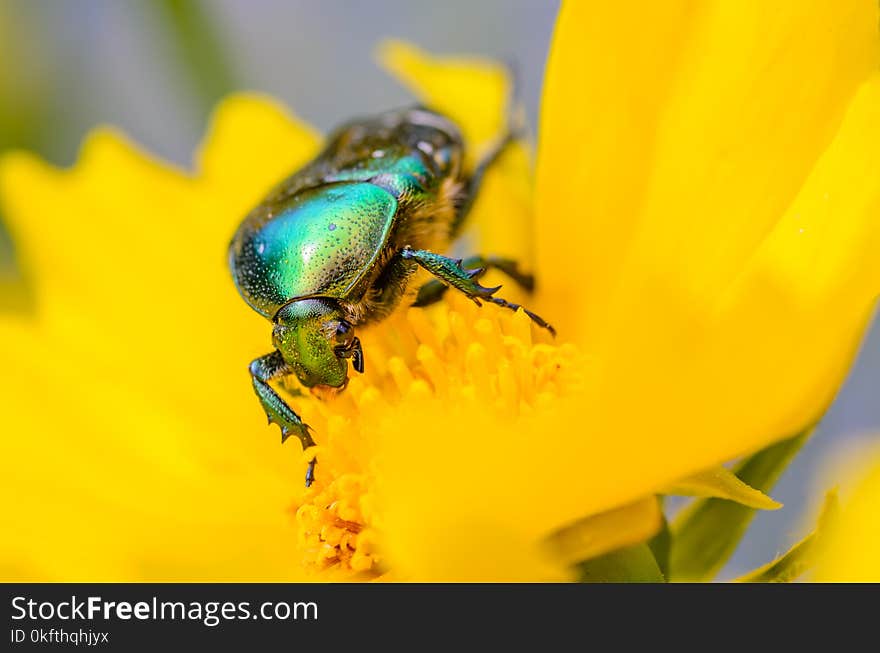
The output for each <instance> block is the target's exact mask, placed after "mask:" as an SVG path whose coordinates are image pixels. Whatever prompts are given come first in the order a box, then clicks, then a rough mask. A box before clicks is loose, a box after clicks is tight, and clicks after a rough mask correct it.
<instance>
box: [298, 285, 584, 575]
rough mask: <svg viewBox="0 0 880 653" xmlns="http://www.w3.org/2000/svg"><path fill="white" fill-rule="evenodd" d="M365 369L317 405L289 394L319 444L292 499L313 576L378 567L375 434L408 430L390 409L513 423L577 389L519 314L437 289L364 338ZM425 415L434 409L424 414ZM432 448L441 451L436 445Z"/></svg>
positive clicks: (568, 353)
mask: <svg viewBox="0 0 880 653" xmlns="http://www.w3.org/2000/svg"><path fill="white" fill-rule="evenodd" d="M362 340H363V348H364V352H365V356H366V358H367V369H366V372H365V374H363V375H353V376H352V378H351V382H350V383H349V386H348V388H347V390H346V392H344V393H341V394H340V395H338V396H336V397H333V398H330V399H327V400H325V401H318V400H316V399H314V398H309V399H292V400H291V403H292V404H295V406H294V408H295V409H296V410H297V411H299V412H300V414H301V415H302V416H303V418H304V420H305V421H306V422H307V423H308V424H310V425H311V426H312V428H313V429H314V433H315V440H316V442H317V443H318V446H317V447H316V448H315V449H310V450H309V452H308V453H307V454H305V455H304V457H303V462H304V464H305V462H306V461H307V459H310V458H311V456H312V455H313V454H315V455H317V458H318V466H317V471H316V481H315V483H314V484H313V485H312V487H311V488H309V489H304V490H303V494H302V496H301V498H300V499H299V500H298V501H297V502H296V504H295V506H294V507H295V514H296V528H297V531H298V538H297V539H298V549H299V552H300V555H301V557H302V560H303V561H304V563H305V564H306V565H307V566H308V567H310V568H312V569H316V570H323V571H327V572H331V573H337V574H341V575H342V576H343V577H350V576H351V575H352V574H357V575H361V576H366V577H371V576H376V575H379V574H381V573H383V572H385V571H387V570H388V568H389V565H388V564H387V561H385V560H383V558H382V555H381V548H380V546H379V544H380V542H381V532H382V525H381V508H380V507H379V506H377V505H376V499H375V495H376V493H375V489H376V483H377V472H376V468H377V465H378V464H379V462H378V461H381V451H380V450H379V449H380V447H379V445H378V442H377V440H378V439H379V438H377V435H376V433H377V430H385V431H394V432H398V433H403V432H406V433H411V437H419V436H420V434H419V432H418V430H419V424H418V423H415V424H414V423H413V421H412V419H404V418H402V417H401V418H399V419H397V420H396V415H397V414H398V413H400V414H407V415H413V414H417V415H418V414H419V406H421V405H424V406H425V408H426V414H427V413H429V412H430V411H428V404H430V403H432V402H433V403H436V402H441V403H442V404H443V405H448V406H454V407H455V408H456V411H458V414H459V415H460V414H461V411H465V415H466V414H467V411H469V410H472V411H479V412H480V413H485V412H486V411H490V412H491V411H497V412H498V413H499V416H500V415H503V416H504V418H505V419H511V417H513V418H514V419H515V418H516V416H517V415H519V414H520V413H521V412H523V411H528V410H530V409H531V407H532V406H534V405H536V404H544V403H545V402H551V401H554V400H555V399H556V398H558V397H561V396H565V395H568V394H570V393H572V392H574V391H576V390H577V388H578V387H579V386H580V375H579V369H580V365H579V363H578V358H579V356H580V354H579V353H578V351H577V349H576V348H575V347H574V346H573V345H570V344H563V345H557V344H554V343H553V342H552V339H551V338H550V336H549V335H548V334H546V333H545V332H544V331H542V330H540V329H538V328H536V327H534V326H533V325H532V323H531V321H530V320H529V318H528V317H527V316H526V315H525V314H523V313H522V311H518V312H517V313H513V312H511V311H505V310H502V309H498V308H496V307H494V306H485V307H483V308H479V307H477V306H476V305H474V304H473V303H472V302H470V301H469V300H468V299H466V298H463V297H460V296H457V295H455V294H453V293H451V292H450V293H447V296H446V298H445V299H444V301H442V302H440V303H438V304H437V305H436V306H433V307H430V308H428V309H408V310H405V311H401V312H400V313H398V314H396V315H394V316H392V317H391V318H389V319H388V320H386V321H385V322H383V323H382V324H381V325H380V326H378V327H377V328H375V329H371V330H369V331H367V332H366V333H364V334H363V337H362ZM433 408H434V412H435V413H436V406H434V407H433ZM437 446H448V445H445V444H443V443H438V445H437Z"/></svg>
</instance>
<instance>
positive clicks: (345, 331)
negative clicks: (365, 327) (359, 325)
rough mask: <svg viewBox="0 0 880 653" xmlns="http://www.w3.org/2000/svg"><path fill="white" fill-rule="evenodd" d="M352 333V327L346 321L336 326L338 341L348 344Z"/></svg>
mask: <svg viewBox="0 0 880 653" xmlns="http://www.w3.org/2000/svg"><path fill="white" fill-rule="evenodd" d="M351 331H352V329H351V325H350V324H349V323H348V322H346V321H344V320H340V322H339V324H338V325H337V326H336V341H337V342H347V341H348V340H349V337H348V336H349V335H350V334H351Z"/></svg>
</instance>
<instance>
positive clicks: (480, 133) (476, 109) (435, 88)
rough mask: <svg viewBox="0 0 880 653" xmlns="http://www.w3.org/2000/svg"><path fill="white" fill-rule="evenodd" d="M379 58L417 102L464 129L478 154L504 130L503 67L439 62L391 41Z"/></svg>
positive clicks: (465, 60) (468, 60) (467, 60)
mask: <svg viewBox="0 0 880 653" xmlns="http://www.w3.org/2000/svg"><path fill="white" fill-rule="evenodd" d="M377 54H378V57H379V62H380V63H381V64H382V65H383V66H384V67H385V68H386V69H387V70H388V71H389V72H391V73H392V74H393V75H395V77H397V79H399V80H400V81H401V83H403V84H405V85H406V86H407V87H408V88H409V89H410V90H411V91H412V92H413V93H414V94H415V95H416V96H417V97H419V98H420V99H421V100H422V101H423V102H425V103H426V104H428V105H430V106H431V108H433V109H436V110H437V111H440V112H441V113H443V114H445V115H447V116H448V117H449V118H451V119H452V120H453V121H455V123H456V124H458V126H459V127H460V128H461V130H462V133H463V135H464V139H465V142H466V143H467V144H468V145H469V146H470V147H472V148H474V153H475V154H476V153H478V152H480V151H481V150H484V149H485V148H486V147H487V146H489V145H490V144H491V143H492V142H494V141H495V140H496V139H497V138H498V137H499V136H500V135H501V134H502V132H503V131H504V123H503V122H502V121H503V120H504V118H505V116H507V111H506V110H505V106H506V104H507V99H508V95H509V92H510V91H509V87H510V80H509V78H508V74H507V71H506V70H505V69H504V68H503V67H502V66H500V65H499V64H497V63H495V62H494V61H488V60H485V59H479V58H477V57H442V56H440V57H434V56H431V55H429V54H427V53H426V52H424V51H422V50H419V49H418V48H416V47H415V46H413V45H410V44H409V43H406V42H403V41H395V40H391V39H389V40H387V41H384V42H383V43H382V44H381V45H380V47H379V49H378V51H377ZM475 160H476V159H475Z"/></svg>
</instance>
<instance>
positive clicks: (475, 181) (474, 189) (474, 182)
mask: <svg viewBox="0 0 880 653" xmlns="http://www.w3.org/2000/svg"><path fill="white" fill-rule="evenodd" d="M518 137H519V134H518V133H517V132H516V131H514V130H513V129H511V128H508V131H507V133H505V134H504V136H502V137H501V138H500V139H499V140H498V142H497V143H495V145H494V146H493V147H492V149H491V150H489V152H488V153H487V154H486V156H484V157H483V158H482V159H481V160H480V161H479V162H478V163H477V167H476V168H474V172H473V174H472V175H471V176H470V177H469V178H468V179H467V180H466V182H465V188H464V192H463V194H462V199H461V201H460V204H459V205H458V207H457V208H456V211H455V219H454V220H453V221H452V228H451V230H450V237H451V238H455V237H456V236H457V235H458V233H459V232H460V231H461V227H462V225H464V221H465V219H466V218H467V216H468V214H469V213H470V212H471V209H472V208H473V207H474V202H475V201H476V199H477V195H478V194H479V192H480V186H481V185H482V183H483V177H484V176H485V175H486V171H487V170H489V168H491V167H492V165H493V164H495V163H496V162H497V161H498V159H500V158H501V155H502V154H504V152H505V150H507V148H508V147H510V146H511V145H513V143H514V142H515V141H516V140H517V138H518Z"/></svg>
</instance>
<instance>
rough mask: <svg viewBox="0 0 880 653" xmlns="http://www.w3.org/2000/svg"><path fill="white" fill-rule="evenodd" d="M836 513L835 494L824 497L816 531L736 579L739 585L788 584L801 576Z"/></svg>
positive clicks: (809, 564)
mask: <svg viewBox="0 0 880 653" xmlns="http://www.w3.org/2000/svg"><path fill="white" fill-rule="evenodd" d="M836 513H837V492H836V491H833V490H832V491H831V492H829V493H828V494H826V495H825V502H824V503H823V504H822V511H821V513H820V514H819V520H818V523H817V524H816V530H815V531H813V532H812V533H810V534H809V535H807V537H805V538H804V539H802V540H801V541H800V542H798V543H797V544H795V545H794V546H793V547H791V549H789V550H788V552H787V553H786V554H785V555H783V556H782V557H780V558H777V559H776V560H773V561H772V562H768V563H767V564H766V565H763V566H761V567H758V568H757V569H755V570H754V571H751V572H749V573H748V574H746V575H745V576H742V577H740V578H738V579H737V582H739V583H790V582H791V581H793V580H796V579H797V578H798V577H799V576H802V575H803V573H804V572H805V571H807V570H808V569H809V568H810V567H811V566H812V565H813V560H814V555H815V552H816V549H817V543H818V542H820V541H821V539H822V537H823V536H824V535H825V533H826V532H827V530H828V523H829V522H830V521H831V520H832V519H833V518H834V515H835V514H836Z"/></svg>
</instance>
